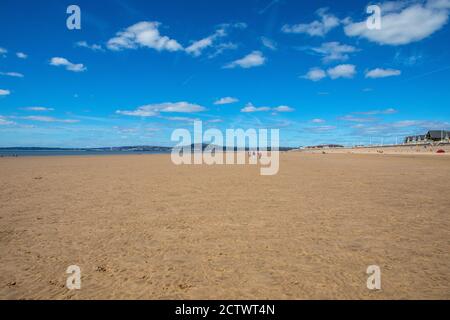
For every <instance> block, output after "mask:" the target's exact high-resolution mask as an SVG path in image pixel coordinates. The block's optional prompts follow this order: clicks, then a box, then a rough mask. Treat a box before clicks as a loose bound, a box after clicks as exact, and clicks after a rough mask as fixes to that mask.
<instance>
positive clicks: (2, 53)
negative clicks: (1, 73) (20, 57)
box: [0, 47, 8, 56]
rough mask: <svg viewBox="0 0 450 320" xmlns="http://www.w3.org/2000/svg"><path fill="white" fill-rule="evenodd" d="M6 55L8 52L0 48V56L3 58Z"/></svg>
mask: <svg viewBox="0 0 450 320" xmlns="http://www.w3.org/2000/svg"><path fill="white" fill-rule="evenodd" d="M7 53H8V50H6V49H5V48H2V47H0V56H5V55H6V54H7Z"/></svg>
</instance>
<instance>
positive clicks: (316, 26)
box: [281, 8, 340, 37]
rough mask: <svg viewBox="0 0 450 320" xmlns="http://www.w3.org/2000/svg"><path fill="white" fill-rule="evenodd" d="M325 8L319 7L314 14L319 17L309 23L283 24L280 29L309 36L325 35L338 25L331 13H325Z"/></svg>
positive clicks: (338, 22) (337, 20)
mask: <svg viewBox="0 0 450 320" xmlns="http://www.w3.org/2000/svg"><path fill="white" fill-rule="evenodd" d="M327 11H328V9H327V8H321V9H319V10H317V11H316V14H317V15H318V16H319V17H320V18H321V19H320V20H315V21H313V22H311V23H300V24H295V25H284V26H283V27H282V29H281V30H282V31H283V32H284V33H306V34H308V35H310V36H319V37H323V36H325V35H326V34H327V33H328V32H329V31H330V30H331V29H333V28H335V27H337V26H339V24H340V21H339V19H338V18H337V17H336V16H334V15H333V14H328V13H327Z"/></svg>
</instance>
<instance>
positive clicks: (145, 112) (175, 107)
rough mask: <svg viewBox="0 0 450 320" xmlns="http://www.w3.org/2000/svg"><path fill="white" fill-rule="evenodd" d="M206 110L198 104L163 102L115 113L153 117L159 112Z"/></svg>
mask: <svg viewBox="0 0 450 320" xmlns="http://www.w3.org/2000/svg"><path fill="white" fill-rule="evenodd" d="M204 110H206V108H205V107H202V106H200V105H198V104H192V103H188V102H184V101H182V102H165V103H158V104H148V105H144V106H140V107H138V108H137V109H135V110H117V111H116V113H117V114H122V115H126V116H136V117H154V116H157V115H159V114H160V112H176V113H192V112H201V111H204Z"/></svg>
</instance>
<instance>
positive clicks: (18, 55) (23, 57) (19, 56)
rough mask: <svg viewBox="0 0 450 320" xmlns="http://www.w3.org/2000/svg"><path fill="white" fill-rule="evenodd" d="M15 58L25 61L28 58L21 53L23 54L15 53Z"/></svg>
mask: <svg viewBox="0 0 450 320" xmlns="http://www.w3.org/2000/svg"><path fill="white" fill-rule="evenodd" d="M16 56H17V58H20V59H26V58H28V55H27V54H25V53H23V52H17V53H16Z"/></svg>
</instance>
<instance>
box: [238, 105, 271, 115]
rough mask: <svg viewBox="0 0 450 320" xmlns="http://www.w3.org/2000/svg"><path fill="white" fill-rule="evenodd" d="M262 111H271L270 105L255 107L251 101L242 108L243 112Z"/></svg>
mask: <svg viewBox="0 0 450 320" xmlns="http://www.w3.org/2000/svg"><path fill="white" fill-rule="evenodd" d="M261 111H270V108H269V107H255V106H254V105H253V104H251V103H247V105H246V106H245V107H244V108H242V109H241V112H244V113H250V112H261Z"/></svg>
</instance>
